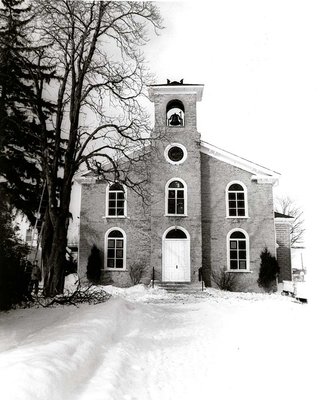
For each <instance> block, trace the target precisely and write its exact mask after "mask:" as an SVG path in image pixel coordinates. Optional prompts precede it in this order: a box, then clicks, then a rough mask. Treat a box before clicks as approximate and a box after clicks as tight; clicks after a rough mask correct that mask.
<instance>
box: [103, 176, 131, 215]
mask: <svg viewBox="0 0 324 400" xmlns="http://www.w3.org/2000/svg"><path fill="white" fill-rule="evenodd" d="M114 184H115V182H113V183H110V184H108V185H107V187H106V209H105V213H106V215H104V216H103V218H109V219H112V218H122V219H123V218H127V187H126V186H125V185H123V184H122V183H120V185H121V186H122V187H123V188H124V215H109V191H110V186H112V185H114ZM113 192H117V191H115V190H113Z"/></svg>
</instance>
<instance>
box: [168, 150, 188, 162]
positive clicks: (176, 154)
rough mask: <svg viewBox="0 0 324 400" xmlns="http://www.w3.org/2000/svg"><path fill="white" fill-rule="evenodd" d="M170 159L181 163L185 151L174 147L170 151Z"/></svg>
mask: <svg viewBox="0 0 324 400" xmlns="http://www.w3.org/2000/svg"><path fill="white" fill-rule="evenodd" d="M168 157H169V158H170V160H171V161H174V162H179V161H181V160H182V159H183V157H184V153H183V150H182V149H181V148H180V147H178V146H173V147H171V149H169V151H168Z"/></svg>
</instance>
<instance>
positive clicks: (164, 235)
mask: <svg viewBox="0 0 324 400" xmlns="http://www.w3.org/2000/svg"><path fill="white" fill-rule="evenodd" d="M173 229H179V230H181V231H183V232H184V233H185V234H186V236H187V238H186V239H170V240H179V241H181V242H186V243H188V244H187V249H188V252H189V254H187V260H188V265H187V266H186V268H187V271H186V272H187V273H188V276H189V279H188V280H187V281H183V282H191V257H190V250H191V248H190V235H189V232H188V231H187V230H186V229H185V228H183V227H181V226H176V225H174V226H171V227H169V228H168V229H166V230H165V232H164V233H163V236H162V282H171V281H168V280H166V279H165V265H164V263H165V243H166V242H167V241H168V239H166V235H167V234H168V233H169V232H170V231H172V230H173Z"/></svg>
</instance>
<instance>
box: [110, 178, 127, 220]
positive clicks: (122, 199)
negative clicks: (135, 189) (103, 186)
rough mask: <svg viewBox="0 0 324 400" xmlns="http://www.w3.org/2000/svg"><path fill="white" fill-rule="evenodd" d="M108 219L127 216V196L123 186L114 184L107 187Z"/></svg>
mask: <svg viewBox="0 0 324 400" xmlns="http://www.w3.org/2000/svg"><path fill="white" fill-rule="evenodd" d="M106 216H107V217H124V216H126V196H125V190H124V187H123V185H121V184H120V183H114V184H112V185H110V186H108V187H107V203H106Z"/></svg>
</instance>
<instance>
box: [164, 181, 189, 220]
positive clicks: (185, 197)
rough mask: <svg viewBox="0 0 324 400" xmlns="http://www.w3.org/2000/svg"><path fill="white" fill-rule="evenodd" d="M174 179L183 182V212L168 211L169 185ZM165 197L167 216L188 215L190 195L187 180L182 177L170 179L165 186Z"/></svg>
mask: <svg viewBox="0 0 324 400" xmlns="http://www.w3.org/2000/svg"><path fill="white" fill-rule="evenodd" d="M173 181H179V182H181V183H182V184H183V191H184V196H183V197H184V213H183V214H169V213H168V200H169V185H170V183H171V182H173ZM164 197H165V214H164V216H165V217H187V216H188V214H187V207H188V198H187V197H188V196H187V184H186V182H185V181H184V180H183V179H181V178H171V179H169V180H168V182H167V183H166V184H165V188H164Z"/></svg>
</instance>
